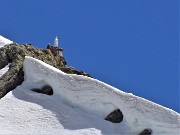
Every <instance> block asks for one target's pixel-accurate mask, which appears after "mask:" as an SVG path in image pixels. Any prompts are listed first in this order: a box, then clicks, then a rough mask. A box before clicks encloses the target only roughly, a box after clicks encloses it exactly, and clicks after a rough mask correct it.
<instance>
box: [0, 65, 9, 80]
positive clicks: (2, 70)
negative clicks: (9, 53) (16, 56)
mask: <svg viewBox="0 0 180 135" xmlns="http://www.w3.org/2000/svg"><path fill="white" fill-rule="evenodd" d="M10 64H11V63H9V64H8V65H6V66H5V67H4V68H2V69H0V77H1V76H3V75H4V74H5V73H6V72H7V71H8V70H9V66H10Z"/></svg>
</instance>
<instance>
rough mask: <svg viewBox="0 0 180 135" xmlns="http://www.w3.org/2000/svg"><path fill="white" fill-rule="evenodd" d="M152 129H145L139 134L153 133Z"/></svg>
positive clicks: (149, 134)
mask: <svg viewBox="0 0 180 135" xmlns="http://www.w3.org/2000/svg"><path fill="white" fill-rule="evenodd" d="M151 134H152V130H151V129H144V130H143V131H142V132H141V133H140V134H139V135H151Z"/></svg>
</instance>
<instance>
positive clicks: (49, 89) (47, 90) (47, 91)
mask: <svg viewBox="0 0 180 135" xmlns="http://www.w3.org/2000/svg"><path fill="white" fill-rule="evenodd" d="M32 91H34V92H37V93H42V94H46V95H53V93H54V92H53V89H52V87H51V86H49V85H46V86H44V87H42V88H41V89H38V88H34V89H32Z"/></svg>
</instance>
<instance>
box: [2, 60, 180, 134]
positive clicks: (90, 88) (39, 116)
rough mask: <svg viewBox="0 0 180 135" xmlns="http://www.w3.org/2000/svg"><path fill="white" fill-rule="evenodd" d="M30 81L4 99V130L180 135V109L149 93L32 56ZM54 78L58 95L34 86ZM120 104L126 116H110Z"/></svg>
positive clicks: (28, 71) (28, 72) (28, 68)
mask: <svg viewBox="0 0 180 135" xmlns="http://www.w3.org/2000/svg"><path fill="white" fill-rule="evenodd" d="M24 72H25V81H24V82H23V84H22V85H21V86H18V87H17V88H16V89H15V90H13V91H12V92H10V93H8V94H7V95H6V96H5V97H3V98H2V99H1V101H0V131H1V133H2V134H14V133H16V134H27V133H28V134H63V135H69V134H70V135H71V134H73V135H82V134H83V135H88V134H89V135H92V134H94V135H101V134H120V135H129V134H132V135H137V134H138V133H139V132H141V131H143V130H144V129H145V128H150V129H152V130H153V135H159V134H162V135H179V129H180V115H179V114H178V113H176V112H174V111H173V110H170V109H167V108H165V107H162V106H160V105H157V104H155V103H153V102H150V101H148V100H146V99H143V98H140V97H137V96H134V95H132V94H128V93H125V92H122V91H120V90H118V89H116V88H114V87H112V86H110V85H107V84H105V83H103V82H101V81H98V80H96V79H92V78H89V77H85V76H79V75H69V74H66V73H63V72H62V71H60V70H58V69H56V68H54V67H52V66H50V65H48V64H46V63H44V62H42V61H39V60H36V59H34V58H31V57H26V58H25V62H24ZM45 84H49V85H51V86H52V87H53V90H54V95H53V96H48V95H44V94H39V93H35V92H32V91H31V90H30V89H31V88H40V87H41V86H43V85H45ZM116 108H119V109H120V110H121V111H122V113H123V115H124V119H123V121H122V122H121V123H118V124H113V123H111V122H108V121H105V120H104V118H105V117H106V116H107V115H108V114H109V113H110V112H112V111H113V110H114V109H116Z"/></svg>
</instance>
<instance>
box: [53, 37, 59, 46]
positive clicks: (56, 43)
mask: <svg viewBox="0 0 180 135" xmlns="http://www.w3.org/2000/svg"><path fill="white" fill-rule="evenodd" d="M54 47H58V38H57V36H56V38H55V39H54Z"/></svg>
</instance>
